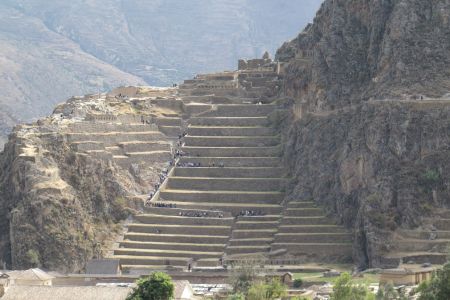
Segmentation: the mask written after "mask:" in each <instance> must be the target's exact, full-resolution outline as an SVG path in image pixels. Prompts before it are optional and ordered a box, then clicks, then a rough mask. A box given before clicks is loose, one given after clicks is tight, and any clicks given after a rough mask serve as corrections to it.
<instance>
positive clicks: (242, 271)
mask: <svg viewBox="0 0 450 300" xmlns="http://www.w3.org/2000/svg"><path fill="white" fill-rule="evenodd" d="M260 265H261V258H259V257H253V258H248V259H246V260H242V261H238V262H236V263H234V264H233V266H232V274H231V276H230V284H231V286H232V287H233V292H234V293H241V294H244V295H247V292H248V290H249V289H250V287H251V286H252V284H253V283H254V282H255V281H256V279H257V277H258V272H259V271H260V268H259V266H260Z"/></svg>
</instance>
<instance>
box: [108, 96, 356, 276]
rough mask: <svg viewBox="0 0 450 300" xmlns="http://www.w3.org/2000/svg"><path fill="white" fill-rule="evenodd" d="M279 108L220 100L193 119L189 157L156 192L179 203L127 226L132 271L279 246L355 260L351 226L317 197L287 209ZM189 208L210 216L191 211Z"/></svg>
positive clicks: (126, 258) (213, 261)
mask: <svg viewBox="0 0 450 300" xmlns="http://www.w3.org/2000/svg"><path fill="white" fill-rule="evenodd" d="M208 105H210V104H208ZM277 109H278V107H277V106H276V105H272V104H259V105H258V104H213V105H212V106H210V107H208V109H206V110H204V111H203V112H201V113H199V114H196V116H195V117H192V118H190V119H188V124H189V126H188V128H187V135H186V137H185V138H184V145H183V146H182V147H181V150H182V151H184V152H185V156H183V157H182V158H181V159H180V160H179V164H178V166H177V167H175V168H174V170H173V172H172V173H171V175H170V176H169V178H168V180H167V183H166V184H165V185H164V186H163V187H162V188H161V190H160V193H159V195H158V197H156V199H153V202H162V203H167V204H172V205H176V208H159V207H149V208H147V209H146V212H145V213H143V214H141V215H137V216H136V217H135V220H134V222H133V223H131V224H129V225H128V231H127V233H126V234H125V236H124V240H123V241H122V242H121V243H120V247H119V248H118V249H116V250H115V252H114V254H115V257H116V258H120V259H121V263H122V266H123V268H124V270H125V271H129V272H134V273H145V272H147V271H148V270H153V269H161V268H169V269H170V268H180V269H186V267H187V265H189V264H191V266H196V267H197V268H200V267H218V266H219V265H220V261H221V260H222V261H225V262H227V261H232V260H239V259H241V258H243V257H245V256H247V255H255V254H258V255H261V254H262V255H265V256H266V257H267V258H269V257H270V253H271V252H273V251H280V250H283V251H285V252H286V251H287V253H288V255H287V256H285V257H287V258H297V257H301V258H302V259H303V258H305V257H306V258H308V257H309V258H310V257H314V254H315V253H320V254H321V255H322V257H323V256H325V255H330V256H333V257H338V258H339V259H342V258H344V259H345V260H347V261H348V259H349V256H351V240H350V235H349V234H348V232H346V231H345V230H344V229H343V228H341V227H339V226H336V225H333V222H332V220H329V219H328V218H326V217H325V216H324V214H323V213H322V211H321V210H320V209H319V208H316V207H315V206H314V205H313V204H312V203H311V202H294V203H290V204H288V205H287V207H286V208H285V205H284V203H283V199H284V191H285V188H286V184H287V182H288V180H289V179H288V178H286V176H285V172H284V168H283V167H282V166H281V161H280V151H281V149H280V137H279V136H278V134H277V132H276V131H275V130H274V129H273V128H271V127H270V124H269V121H268V115H270V114H271V113H272V112H274V111H275V110H277ZM193 165H195V166H193ZM245 211H247V213H245ZM189 212H201V213H202V212H205V213H206V214H207V215H206V216H205V217H188V216H186V215H185V214H186V213H189ZM217 214H220V215H221V217H217ZM246 214H247V215H246ZM336 247H338V250H337V251H336ZM162 265H163V266H162Z"/></svg>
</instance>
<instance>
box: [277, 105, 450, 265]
mask: <svg viewBox="0 0 450 300" xmlns="http://www.w3.org/2000/svg"><path fill="white" fill-rule="evenodd" d="M449 126H450V105H448V103H443V102H434V103H430V102H428V103H419V102H418V103H408V104H404V103H395V102H389V103H374V102H371V103H366V104H364V105H362V106H359V107H358V108H355V109H352V110H349V111H346V112H341V113H331V114H329V115H322V116H314V115H309V116H307V117H305V118H304V119H302V120H301V121H299V122H297V123H295V124H294V125H293V126H292V127H291V128H290V130H289V133H288V143H287V144H286V148H285V160H286V161H287V162H289V164H290V165H293V166H294V167H293V174H292V175H293V176H294V177H295V178H296V181H297V182H296V185H295V188H294V189H293V191H292V193H291V195H290V197H291V198H292V199H295V198H297V199H298V198H301V199H315V200H316V201H318V202H319V203H320V204H322V205H325V206H326V207H327V208H328V210H329V212H330V214H334V215H337V216H338V217H339V218H340V219H341V221H342V223H343V224H345V225H346V226H348V227H351V228H353V229H354V233H355V241H354V245H355V247H354V249H355V251H354V254H355V257H354V258H355V260H356V262H357V263H358V264H359V265H360V266H363V267H369V266H370V267H377V266H383V265H387V264H389V263H390V262H386V261H385V260H384V259H383V257H384V255H386V254H387V253H388V252H389V251H390V250H391V248H392V246H393V244H395V242H396V241H395V240H391V237H392V236H391V234H392V233H393V232H394V231H395V230H396V229H398V228H403V229H412V228H416V227H418V226H420V225H421V224H422V218H425V217H430V216H433V213H435V211H436V208H438V207H444V208H445V207H447V208H448V207H450V189H449V186H450V181H449V180H450V174H449V168H448V167H449V165H450V135H449V133H448V129H449ZM429 174H437V176H436V178H428V177H429Z"/></svg>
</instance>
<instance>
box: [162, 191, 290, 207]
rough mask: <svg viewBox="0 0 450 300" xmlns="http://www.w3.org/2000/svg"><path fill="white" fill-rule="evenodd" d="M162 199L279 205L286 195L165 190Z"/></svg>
mask: <svg viewBox="0 0 450 300" xmlns="http://www.w3.org/2000/svg"><path fill="white" fill-rule="evenodd" d="M160 197H161V198H162V199H165V200H169V199H170V200H171V201H170V202H172V201H176V202H182V201H186V202H211V203H214V202H229V203H261V204H263V203H264V204H278V203H280V202H281V201H282V200H283V197H284V193H282V192H275V191H273V192H272V191H271V192H269V191H266V192H256V191H219V190H216V191H198V190H180V189H177V190H173V189H164V190H162V191H161V192H160Z"/></svg>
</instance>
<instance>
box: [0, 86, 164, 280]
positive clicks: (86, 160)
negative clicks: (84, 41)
mask: <svg viewBox="0 0 450 300" xmlns="http://www.w3.org/2000/svg"><path fill="white" fill-rule="evenodd" d="M107 98H108V100H107ZM130 111H133V112H136V108H133V105H132V103H130V102H128V103H125V102H124V101H123V102H122V100H117V99H116V98H114V96H112V97H106V96H105V95H104V94H103V95H100V97H99V96H98V95H95V96H86V97H78V98H72V99H70V100H69V101H67V102H66V103H64V104H62V105H59V106H58V107H57V108H56V110H55V112H54V114H52V115H51V116H49V117H46V118H43V119H40V120H39V121H38V122H35V123H32V124H29V125H18V126H16V127H15V128H14V131H13V133H12V134H11V135H10V138H9V141H8V143H7V144H6V146H5V150H4V152H3V153H1V154H0V187H1V188H0V228H1V230H0V261H2V262H5V263H6V264H7V265H8V267H13V268H14V269H24V268H28V267H30V266H41V267H45V268H48V269H51V270H59V271H62V272H78V271H81V270H83V269H84V267H85V265H86V262H87V260H89V259H90V258H92V257H99V256H104V255H106V253H107V252H106V251H107V249H110V248H112V246H111V245H112V243H113V242H114V241H115V238H116V235H117V234H119V233H121V231H122V224H123V221H124V219H125V218H126V217H127V216H128V215H129V214H130V212H132V211H133V209H135V208H137V206H136V207H135V206H133V204H131V205H129V203H134V202H133V201H132V200H131V202H130V201H129V198H127V197H129V196H130V195H131V194H133V195H134V194H139V195H140V194H145V193H147V192H148V190H149V189H150V187H151V184H152V183H153V182H156V179H157V178H158V176H159V174H160V172H161V168H162V165H163V164H164V163H166V162H167V161H166V160H164V159H162V158H161V159H160V158H158V157H155V158H154V159H153V160H152V162H153V164H152V166H151V167H148V168H143V169H142V170H140V169H139V167H140V165H139V164H137V163H136V164H134V165H133V168H132V171H130V168H127V167H126V166H123V165H120V166H119V164H118V163H116V162H115V161H114V160H113V159H112V156H111V155H109V156H105V155H103V156H102V153H104V152H105V151H99V150H97V149H99V148H98V147H101V146H103V145H104V143H102V142H101V139H102V138H103V139H105V136H106V138H107V139H106V141H109V140H111V143H112V144H114V140H120V139H122V140H123V141H126V140H127V139H128V140H129V139H130V138H131V137H132V136H133V135H135V136H140V137H151V136H153V135H154V136H156V138H158V134H160V133H158V132H154V131H151V129H148V128H147V127H148V125H147V126H145V125H143V124H138V125H137V126H130V127H127V125H124V122H125V121H122V123H120V122H119V123H118V124H117V126H114V125H104V124H103V125H102V123H101V122H100V123H95V122H85V123H87V125H85V124H84V123H83V124H81V125H84V127H83V126H81V125H79V124H80V121H81V120H83V119H84V118H85V117H86V116H87V115H91V114H93V115H94V116H95V115H102V114H109V115H110V116H111V115H114V116H116V115H121V114H127V112H130ZM133 116H134V114H133V115H132V116H131V117H130V118H131V119H133ZM124 118H125V119H126V117H124ZM77 126H78V127H80V128H78V127H77ZM105 126H106V127H105ZM135 128H137V129H135ZM126 129H128V130H129V131H131V133H128V132H120V130H126ZM105 130H106V131H105ZM114 130H117V131H119V132H114ZM135 130H141V132H133V131H135ZM141 143H142V141H141ZM125 144H127V143H125ZM138 146H139V145H138ZM89 147H93V149H94V150H88V149H90V148H89ZM123 147H127V146H123ZM111 148H112V149H113V150H114V151H118V150H120V148H119V147H117V146H116V147H111ZM116 148H117V149H116ZM169 157H170V155H169ZM118 158H120V159H124V158H125V159H126V158H127V157H123V156H119V155H118ZM159 162H160V163H159Z"/></svg>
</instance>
